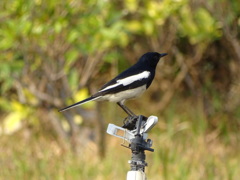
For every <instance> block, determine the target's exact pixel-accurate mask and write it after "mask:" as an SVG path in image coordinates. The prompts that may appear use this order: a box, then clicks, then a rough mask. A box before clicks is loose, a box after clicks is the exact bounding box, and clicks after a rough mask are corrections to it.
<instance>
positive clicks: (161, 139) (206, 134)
mask: <svg viewBox="0 0 240 180" xmlns="http://www.w3.org/2000/svg"><path fill="white" fill-rule="evenodd" d="M181 107H182V106H181ZM181 107H178V108H177V107H174V106H172V107H171V108H169V109H168V110H167V111H166V112H165V113H164V115H162V116H159V123H158V124H157V127H156V128H154V129H153V131H152V132H151V133H150V134H149V137H150V138H151V139H152V140H153V142H154V144H153V148H154V149H155V152H154V153H151V152H147V159H146V160H147V162H148V164H149V166H148V167H147V168H146V174H147V177H148V179H151V180H202V179H206V180H238V179H239V177H240V153H239V152H240V148H239V147H240V146H239V133H238V132H234V131H232V130H231V129H229V128H227V127H226V126H227V125H226V119H224V123H219V127H216V128H214V129H209V127H208V123H207V121H206V119H205V117H204V115H203V113H202V110H201V108H196V107H192V106H188V107H187V108H186V106H184V108H186V110H185V111H183V109H181ZM182 108H183V107H182ZM219 117H221V116H219ZM222 117H223V118H225V116H222ZM220 122H222V121H220ZM107 140H108V142H109V143H108V147H107V152H106V158H104V159H103V160H101V159H100V158H99V157H97V155H95V154H97V148H96V145H95V144H89V145H87V146H86V147H87V148H85V149H83V151H82V152H81V154H74V153H72V152H71V151H70V150H69V148H62V147H61V146H60V145H59V143H58V142H57V141H56V140H55V139H54V138H51V137H50V138H49V137H47V136H44V134H43V133H40V134H39V133H33V132H29V131H28V130H22V131H20V132H18V133H16V134H14V135H11V136H1V137H0V144H1V145H0V165H1V168H0V180H15V179H24V180H28V179H33V180H35V179H37V180H38V179H40V180H65V179H67V180H79V179H84V180H93V179H94V180H108V179H109V180H111V179H116V180H118V179H119V180H120V179H126V173H127V171H128V170H129V164H128V163H127V161H128V160H129V159H130V158H131V153H130V150H128V149H126V148H123V147H121V146H120V144H121V140H119V139H115V138H113V137H111V136H107Z"/></svg>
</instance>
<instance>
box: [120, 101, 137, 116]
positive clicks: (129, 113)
mask: <svg viewBox="0 0 240 180" xmlns="http://www.w3.org/2000/svg"><path fill="white" fill-rule="evenodd" d="M117 105H119V106H120V107H121V108H122V109H123V110H124V111H125V112H126V113H127V114H128V115H129V116H136V115H135V114H134V113H133V112H132V111H131V110H130V109H129V108H128V107H127V106H125V105H123V104H122V103H121V102H117Z"/></svg>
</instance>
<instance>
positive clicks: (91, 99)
mask: <svg viewBox="0 0 240 180" xmlns="http://www.w3.org/2000/svg"><path fill="white" fill-rule="evenodd" d="M98 98H100V96H98V97H89V98H87V99H84V100H82V101H79V102H77V103H75V104H72V105H70V106H67V107H65V108H63V109H60V110H59V112H63V111H66V110H68V109H71V108H74V107H76V106H80V105H82V104H85V103H87V102H89V101H93V100H96V99H98Z"/></svg>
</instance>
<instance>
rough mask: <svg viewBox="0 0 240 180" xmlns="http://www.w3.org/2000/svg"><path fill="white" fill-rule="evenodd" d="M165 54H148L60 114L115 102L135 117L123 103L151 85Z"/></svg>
mask: <svg viewBox="0 0 240 180" xmlns="http://www.w3.org/2000/svg"><path fill="white" fill-rule="evenodd" d="M166 55H167V53H162V54H160V53H157V52H148V53H146V54H144V55H142V57H141V58H140V59H139V60H138V62H137V63H136V64H134V65H133V66H131V67H130V68H128V69H127V70H125V71H123V72H122V73H120V74H119V75H118V76H116V77H115V78H113V79H112V80H111V81H109V82H108V83H106V84H105V85H103V86H102V88H101V89H100V90H99V91H98V92H97V93H95V94H93V95H92V96H91V97H89V98H87V99H84V100H82V101H79V102H77V103H75V104H73V105H70V106H68V107H65V108H63V109H61V110H60V112H62V111H65V110H68V109H70V108H73V107H76V106H79V105H82V104H84V103H87V102H89V101H110V102H116V103H117V104H118V105H119V106H120V107H121V108H122V109H123V110H124V111H125V112H126V113H127V114H128V115H129V116H136V115H135V114H134V113H133V112H132V111H131V110H130V109H129V108H127V107H126V106H125V105H124V101H125V100H127V99H132V98H135V97H138V96H140V95H141V94H142V93H144V92H145V91H146V90H147V88H149V86H150V85H151V83H152V81H153V79H154V76H155V70H156V66H157V64H158V62H159V60H160V58H161V57H163V56H166Z"/></svg>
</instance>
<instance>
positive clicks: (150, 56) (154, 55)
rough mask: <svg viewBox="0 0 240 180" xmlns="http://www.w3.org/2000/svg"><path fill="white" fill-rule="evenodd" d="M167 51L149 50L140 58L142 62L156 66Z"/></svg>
mask: <svg viewBox="0 0 240 180" xmlns="http://www.w3.org/2000/svg"><path fill="white" fill-rule="evenodd" d="M166 55H167V53H162V54H160V53H158V52H148V53H146V54H144V55H142V57H141V58H140V59H139V62H140V63H143V64H146V65H150V66H151V67H153V68H156V66H157V64H158V62H159V60H160V58H161V57H163V56H166Z"/></svg>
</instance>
